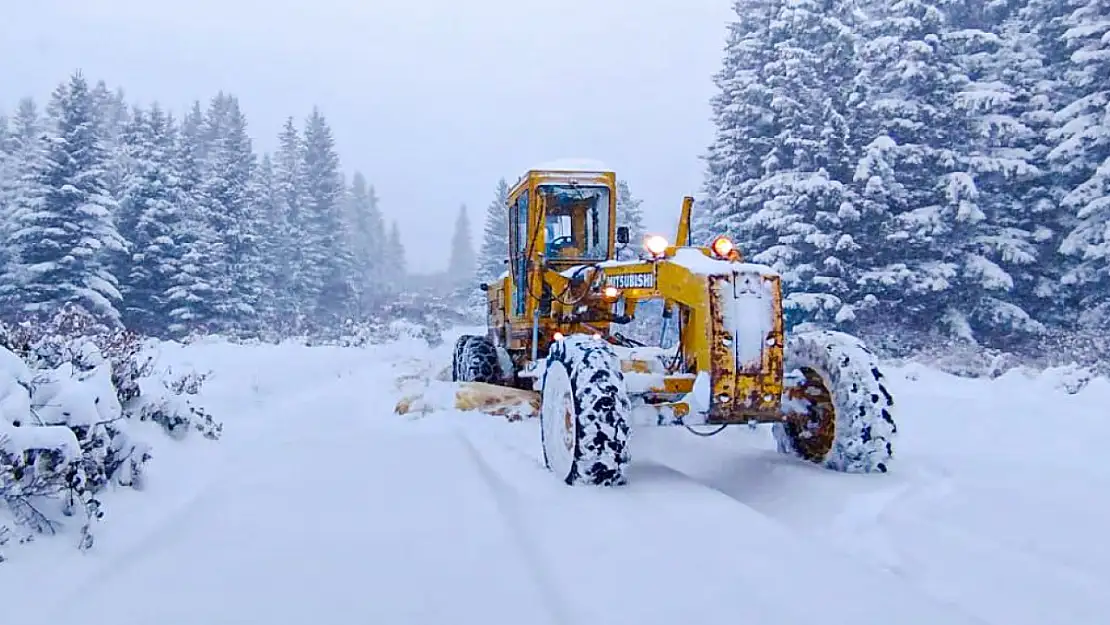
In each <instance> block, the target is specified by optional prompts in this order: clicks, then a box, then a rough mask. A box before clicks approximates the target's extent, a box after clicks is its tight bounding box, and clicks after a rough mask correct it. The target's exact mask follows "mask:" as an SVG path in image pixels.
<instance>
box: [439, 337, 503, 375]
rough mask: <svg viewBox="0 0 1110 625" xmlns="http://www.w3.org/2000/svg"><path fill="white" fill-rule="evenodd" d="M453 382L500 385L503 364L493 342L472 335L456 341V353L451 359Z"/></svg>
mask: <svg viewBox="0 0 1110 625" xmlns="http://www.w3.org/2000/svg"><path fill="white" fill-rule="evenodd" d="M451 380H452V381H453V382H485V383H487V384H497V383H499V382H500V381H501V363H500V361H499V359H498V357H497V348H496V347H494V345H493V342H492V341H490V340H489V339H488V338H486V337H484V336H475V335H472V334H467V335H463V336H460V337H459V340H458V341H455V352H454V356H453V357H452V359H451Z"/></svg>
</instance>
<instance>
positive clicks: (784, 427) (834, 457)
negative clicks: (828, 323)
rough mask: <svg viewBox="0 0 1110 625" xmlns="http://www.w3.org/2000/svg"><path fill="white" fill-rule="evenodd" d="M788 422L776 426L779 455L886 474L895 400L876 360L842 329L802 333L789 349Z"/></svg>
mask: <svg viewBox="0 0 1110 625" xmlns="http://www.w3.org/2000/svg"><path fill="white" fill-rule="evenodd" d="M784 365H785V366H784V370H785V371H786V372H787V379H786V380H785V384H784V389H783V411H784V413H785V415H786V416H785V419H784V421H783V422H782V423H776V424H775V425H774V427H773V428H772V432H773V435H774V437H775V442H776V444H777V447H778V450H779V451H780V452H781V453H785V454H790V455H794V456H798V457H800V458H803V459H805V460H808V461H810V462H813V463H816V464H819V465H822V466H824V467H826V468H828V469H832V470H834V471H842V472H845V473H886V472H887V471H888V470H889V468H890V463H891V459H892V457H893V449H892V442H893V440H894V436H895V434H896V433H897V431H898V428H897V426H896V425H895V423H894V398H893V397H892V396H891V394H890V392H889V391H888V390H887V388H886V384H885V383H884V380H885V377H884V376H883V374H882V371H881V370H880V368H879V362H878V358H876V357H875V355H874V354H873V353H872V352H871V351H870V350H869V349H867V347H866V346H864V344H863V342H862V341H860V340H859V339H857V338H856V337H854V336H851V335H849V334H845V333H843V332H835V331H816V332H805V333H800V334H797V335H794V336H792V337H790V340H789V341H788V342H787V346H786V356H785V363H784Z"/></svg>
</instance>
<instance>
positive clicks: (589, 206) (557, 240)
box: [536, 184, 610, 262]
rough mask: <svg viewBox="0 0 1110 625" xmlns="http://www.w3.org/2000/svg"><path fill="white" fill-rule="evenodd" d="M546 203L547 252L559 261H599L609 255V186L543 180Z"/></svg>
mask: <svg viewBox="0 0 1110 625" xmlns="http://www.w3.org/2000/svg"><path fill="white" fill-rule="evenodd" d="M536 193H537V196H538V197H539V198H541V201H542V203H543V206H544V209H545V210H544V227H545V232H544V241H545V250H544V256H546V257H547V258H548V259H550V260H552V261H555V262H559V261H576V262H578V261H592V262H598V261H603V260H606V259H608V258H609V245H610V237H609V213H610V206H609V197H610V191H609V187H608V186H605V185H578V184H540V185H538V186H537V189H536Z"/></svg>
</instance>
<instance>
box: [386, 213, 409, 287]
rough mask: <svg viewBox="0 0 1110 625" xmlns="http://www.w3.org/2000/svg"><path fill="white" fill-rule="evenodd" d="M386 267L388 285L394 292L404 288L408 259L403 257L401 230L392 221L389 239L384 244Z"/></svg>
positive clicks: (403, 247) (403, 248)
mask: <svg viewBox="0 0 1110 625" xmlns="http://www.w3.org/2000/svg"><path fill="white" fill-rule="evenodd" d="M385 249H386V258H385V262H386V267H387V268H388V269H389V279H390V286H391V287H392V290H393V291H394V292H396V291H399V290H402V289H404V288H405V282H406V280H407V278H408V261H407V259H406V258H405V246H404V244H403V243H401V230H400V228H398V227H397V222H396V221H394V222H393V223H392V224H390V226H389V239H388V240H387V241H386V244H385Z"/></svg>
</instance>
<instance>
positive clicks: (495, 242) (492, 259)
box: [476, 178, 509, 283]
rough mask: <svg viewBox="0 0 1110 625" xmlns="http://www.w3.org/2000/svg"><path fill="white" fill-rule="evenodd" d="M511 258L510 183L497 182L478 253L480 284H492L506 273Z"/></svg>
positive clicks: (478, 277)
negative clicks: (507, 261)
mask: <svg viewBox="0 0 1110 625" xmlns="http://www.w3.org/2000/svg"><path fill="white" fill-rule="evenodd" d="M508 258H509V183H508V182H506V181H505V179H504V178H502V179H501V180H499V181H498V182H497V190H496V192H495V193H494V196H493V200H492V201H491V202H490V204H489V207H488V208H486V222H485V226H484V228H483V230H482V246H481V248H480V249H479V251H478V260H477V264H478V269H477V274H476V275H477V279H478V282H486V283H490V282H493V281H494V280H496V279H497V276H499V275H501V274H502V273H504V272H505V270H506V268H507V265H506V264H505V261H506V260H507V259H508Z"/></svg>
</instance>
